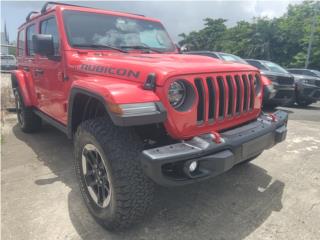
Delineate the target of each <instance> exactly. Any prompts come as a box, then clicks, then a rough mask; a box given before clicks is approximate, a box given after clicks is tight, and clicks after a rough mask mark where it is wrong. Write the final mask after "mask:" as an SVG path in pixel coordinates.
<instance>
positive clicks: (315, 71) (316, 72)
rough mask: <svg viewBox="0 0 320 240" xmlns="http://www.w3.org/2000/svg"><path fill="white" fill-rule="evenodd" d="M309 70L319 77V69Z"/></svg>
mask: <svg viewBox="0 0 320 240" xmlns="http://www.w3.org/2000/svg"><path fill="white" fill-rule="evenodd" d="M311 72H313V73H315V74H316V75H317V77H320V71H317V70H311Z"/></svg>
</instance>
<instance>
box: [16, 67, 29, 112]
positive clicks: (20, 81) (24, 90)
mask: <svg viewBox="0 0 320 240" xmlns="http://www.w3.org/2000/svg"><path fill="white" fill-rule="evenodd" d="M11 86H12V89H13V90H14V89H16V88H18V89H19V91H20V94H21V95H22V100H23V103H24V105H25V106H28V107H29V106H32V100H31V96H30V93H29V91H28V86H27V81H26V77H25V75H24V73H23V72H22V71H19V70H15V71H12V72H11Z"/></svg>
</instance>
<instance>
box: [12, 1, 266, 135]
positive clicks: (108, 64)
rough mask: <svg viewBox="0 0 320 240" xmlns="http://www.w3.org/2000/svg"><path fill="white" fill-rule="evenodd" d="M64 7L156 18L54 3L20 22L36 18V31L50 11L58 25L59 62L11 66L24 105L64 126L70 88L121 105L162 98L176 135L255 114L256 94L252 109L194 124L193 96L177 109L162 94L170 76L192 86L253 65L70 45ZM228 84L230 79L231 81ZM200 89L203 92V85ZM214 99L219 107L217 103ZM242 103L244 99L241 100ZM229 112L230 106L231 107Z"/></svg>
mask: <svg viewBox="0 0 320 240" xmlns="http://www.w3.org/2000/svg"><path fill="white" fill-rule="evenodd" d="M65 9H73V10H79V11H88V12H95V13H102V14H113V15H119V16H127V17H131V18H139V19H144V20H149V21H158V20H155V19H151V18H145V17H141V16H136V15H130V14H124V13H115V12H110V11H104V10H96V9H88V8H81V7H70V6H56V7H54V8H53V9H51V10H48V12H47V13H46V14H44V15H41V16H38V17H35V18H34V19H32V20H31V21H30V22H28V23H26V24H24V25H22V26H21V27H20V29H24V28H25V27H26V26H28V25H30V24H33V23H35V24H36V26H37V31H39V22H40V21H42V20H44V19H46V18H48V17H49V16H51V15H55V16H56V19H57V24H58V28H59V35H60V48H61V49H60V54H61V59H60V60H59V61H54V60H49V59H48V58H44V57H40V56H35V57H32V58H29V59H28V58H26V57H18V67H19V69H20V70H21V71H16V72H15V73H14V74H15V75H16V76H17V79H18V81H19V85H20V88H21V89H22V93H23V97H24V99H25V101H26V104H27V105H28V106H29V105H32V106H34V107H36V108H38V109H40V110H42V111H43V112H45V113H46V114H48V115H49V116H51V117H52V118H54V119H55V120H57V121H59V122H61V123H63V124H65V125H66V124H67V122H68V119H67V118H68V114H67V113H68V98H69V95H70V91H71V89H72V88H74V87H77V88H82V89H86V90H88V91H90V92H93V93H95V94H99V95H100V96H102V97H103V98H104V99H105V101H106V102H107V103H115V104H125V103H140V102H158V101H161V102H162V103H163V105H164V106H165V108H166V109H167V112H168V117H167V120H166V122H165V127H166V129H167V131H168V133H169V134H170V135H171V136H172V137H174V138H179V139H186V138H190V137H192V136H196V135H199V134H202V133H208V132H211V131H218V130H221V129H226V128H230V127H233V126H236V125H239V124H242V123H244V122H248V121H250V120H252V119H255V118H256V117H257V116H258V115H259V113H260V108H261V99H262V96H261V94H260V95H258V96H256V97H255V101H254V107H253V110H252V111H250V112H248V113H246V114H243V115H241V116H239V117H230V118H228V117H227V116H225V118H226V119H224V120H223V121H216V122H214V123H213V124H209V123H208V122H207V120H208V119H207V118H208V116H206V119H205V120H206V121H205V123H204V124H203V125H201V126H197V125H196V106H197V100H196V101H194V103H193V106H192V107H191V108H190V109H189V110H188V111H186V112H178V111H176V110H174V109H173V108H172V107H171V105H170V104H169V102H168V98H167V92H168V87H169V85H170V83H171V82H172V81H173V80H175V79H181V78H183V79H185V80H187V81H188V82H190V83H191V84H192V85H193V87H195V86H194V83H193V80H192V78H193V77H194V76H197V77H205V76H208V75H210V76H211V75H212V76H216V73H219V74H220V75H225V74H227V73H243V72H246V73H248V72H250V73H253V74H259V73H258V71H257V70H256V69H255V68H254V67H252V66H250V65H244V64H238V63H230V62H223V61H220V60H217V59H213V58H210V57H204V56H196V55H182V54H178V53H177V51H175V52H171V53H163V54H154V53H152V54H151V53H150V54H146V53H142V52H141V51H130V53H119V52H116V51H114V50H103V51H102V50H80V49H73V48H71V47H70V45H69V44H68V41H67V36H66V33H65V29H64V25H63V19H62V15H61V13H62V11H63V10H65ZM25 66H28V67H30V69H31V71H30V73H26V72H25V73H23V72H22V71H23V67H25ZM35 68H41V69H43V70H44V74H43V75H42V76H41V77H37V76H35V75H34V73H33V71H34V69H35ZM150 73H154V74H155V75H156V84H157V88H156V91H155V92H154V91H150V90H144V89H143V83H144V82H145V80H146V79H147V76H148V74H150ZM65 77H67V78H65ZM232 84H235V83H234V82H233V83H232ZM250 86H251V85H250ZM205 91H206V94H208V89H207V88H206V89H205ZM229 91H230V90H229V89H228V87H226V94H227V95H226V99H228V94H229ZM243 91H244V88H243V86H241V93H242V95H243ZM217 94H218V93H217ZM233 94H234V95H236V94H237V93H236V92H234V93H233ZM196 99H197V97H196ZM227 101H228V100H227ZM242 101H243V100H242ZM215 104H216V107H218V105H219V102H216V103H215ZM242 105H243V102H241V106H242ZM207 107H208V106H207V105H206V108H207ZM232 111H233V112H234V111H235V106H234V109H233V110H232ZM216 117H217V116H216Z"/></svg>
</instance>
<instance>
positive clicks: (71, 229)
mask: <svg viewBox="0 0 320 240" xmlns="http://www.w3.org/2000/svg"><path fill="white" fill-rule="evenodd" d="M282 109H284V110H286V111H288V112H289V113H290V115H289V119H290V120H289V123H288V129H289V130H288V136H287V140H286V141H285V142H283V143H280V144H278V145H277V146H275V147H274V148H272V149H270V150H267V151H265V152H264V153H263V154H262V155H260V156H259V157H258V158H257V159H256V160H255V161H253V162H252V163H250V164H245V165H240V166H236V167H234V168H233V169H232V170H230V171H229V172H227V173H225V174H222V175H220V176H218V177H215V178H213V179H210V180H208V181H206V182H202V183H199V184H195V185H189V186H185V187H180V188H161V187H159V188H158V189H157V194H156V201H155V203H154V207H153V209H152V212H151V213H150V214H149V215H148V216H146V218H145V219H144V221H142V222H141V223H139V224H137V225H136V226H134V227H133V228H131V229H129V230H127V231H124V232H120V233H111V232H108V231H106V230H105V229H103V228H102V227H100V226H99V225H98V224H97V223H96V222H95V221H94V220H93V218H92V217H91V215H90V214H89V213H88V211H87V209H86V207H85V205H84V203H83V201H82V198H81V195H80V191H79V188H78V185H77V182H76V178H75V176H74V170H73V156H72V149H73V147H72V142H71V141H69V140H68V139H67V138H66V136H65V135H64V134H63V133H61V132H59V131H58V130H56V129H55V128H53V127H51V126H49V125H45V126H44V128H43V130H42V131H41V132H39V133H36V134H30V135H28V134H25V133H22V132H21V130H20V129H19V127H18V125H17V121H16V117H15V115H13V114H7V115H6V116H5V118H4V123H3V126H2V137H1V142H2V144H1V145H2V151H1V203H2V206H1V208H2V210H1V217H2V225H1V235H2V239H7V240H9V239H24V240H28V239H30V240H36V239H41V240H43V239H107V240H109V239H110V240H111V239H112V240H113V239H115V240H126V239H130V240H131V239H148V240H149V239H190V240H191V239H192V240H194V239H199V240H202V239H203V240H209V239H219V240H230V239H237V240H239V239H255V240H256V239H264V240H267V239H285V240H287V239H308V240H313V239H314V240H318V239H320V228H319V226H320V217H319V216H320V157H319V156H320V104H319V103H318V104H313V105H312V106H310V107H308V108H305V109H302V108H298V107H294V108H282ZM266 111H273V109H266Z"/></svg>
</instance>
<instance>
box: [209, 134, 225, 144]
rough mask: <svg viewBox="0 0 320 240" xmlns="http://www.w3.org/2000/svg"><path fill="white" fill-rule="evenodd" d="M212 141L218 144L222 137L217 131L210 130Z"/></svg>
mask: <svg viewBox="0 0 320 240" xmlns="http://www.w3.org/2000/svg"><path fill="white" fill-rule="evenodd" d="M211 137H212V141H214V142H215V143H216V144H219V143H221V142H222V140H223V139H222V138H221V135H220V133H217V132H211Z"/></svg>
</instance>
